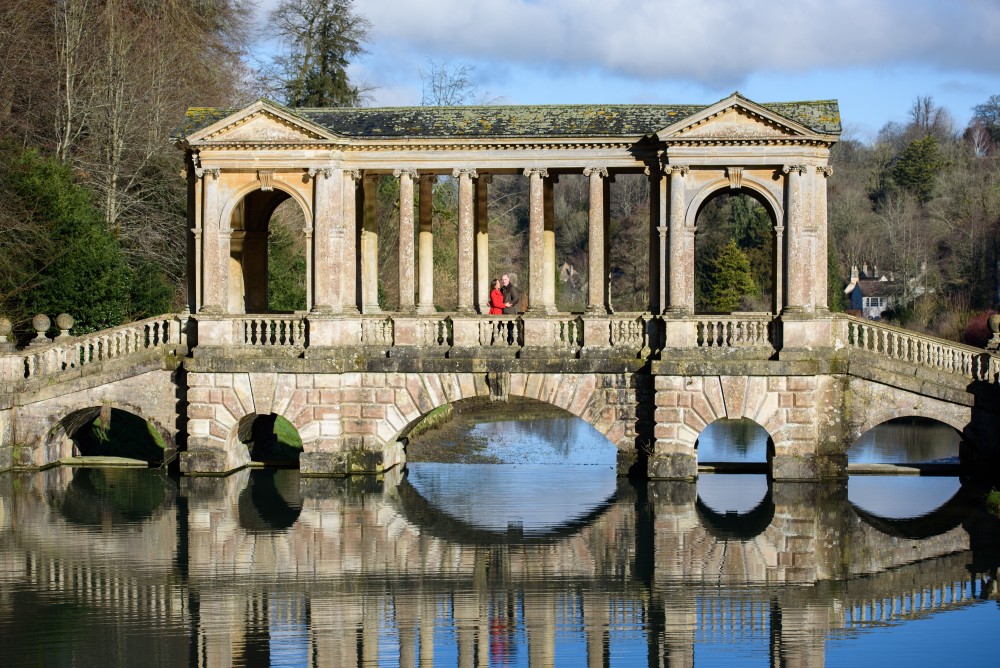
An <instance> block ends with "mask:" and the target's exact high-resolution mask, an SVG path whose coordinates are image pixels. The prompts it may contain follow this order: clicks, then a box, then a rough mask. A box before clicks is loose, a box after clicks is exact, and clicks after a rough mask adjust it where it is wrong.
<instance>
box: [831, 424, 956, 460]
mask: <svg viewBox="0 0 1000 668" xmlns="http://www.w3.org/2000/svg"><path fill="white" fill-rule="evenodd" d="M960 441H961V436H960V435H959V433H958V432H957V431H955V430H954V429H953V428H951V427H949V426H948V425H945V424H941V423H940V422H936V421H934V420H930V419H926V418H919V417H910V418H896V419H895V420H890V421H889V422H883V423H882V424H880V425H878V426H876V427H874V428H873V429H871V430H870V431H868V432H867V433H865V434H864V435H863V436H862V437H861V438H859V439H858V441H857V442H856V443H855V444H854V445H853V446H851V449H850V450H849V451H848V457H849V460H850V461H859V460H861V461H871V462H878V463H895V464H916V463H921V462H932V461H938V460H942V459H951V458H957V457H958V448H959V443H960Z"/></svg>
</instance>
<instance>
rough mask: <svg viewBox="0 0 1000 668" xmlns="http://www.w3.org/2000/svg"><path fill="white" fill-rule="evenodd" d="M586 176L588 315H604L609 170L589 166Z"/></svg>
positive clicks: (605, 308) (605, 311) (585, 170)
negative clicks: (588, 203)
mask: <svg viewBox="0 0 1000 668" xmlns="http://www.w3.org/2000/svg"><path fill="white" fill-rule="evenodd" d="M583 175H584V176H586V177H588V178H589V179H590V217H589V223H590V225H589V228H588V239H587V313H591V314H595V315H596V314H604V313H607V312H608V308H607V289H606V281H605V279H604V274H605V271H604V266H605V264H604V236H605V235H604V233H605V229H606V225H607V220H606V219H605V217H604V179H606V178H607V176H608V170H607V168H606V167H587V168H586V169H584V170H583Z"/></svg>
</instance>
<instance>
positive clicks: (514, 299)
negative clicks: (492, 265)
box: [500, 274, 521, 314]
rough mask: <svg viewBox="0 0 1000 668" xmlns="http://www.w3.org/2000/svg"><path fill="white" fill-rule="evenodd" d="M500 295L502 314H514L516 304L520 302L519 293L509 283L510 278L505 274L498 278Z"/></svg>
mask: <svg viewBox="0 0 1000 668" xmlns="http://www.w3.org/2000/svg"><path fill="white" fill-rule="evenodd" d="M500 294H502V295H503V312H504V314H516V313H517V303H518V302H519V301H521V291H520V290H518V289H517V287H516V286H515V285H514V284H513V283H511V282H510V276H508V275H507V274H504V275H503V276H501V277H500Z"/></svg>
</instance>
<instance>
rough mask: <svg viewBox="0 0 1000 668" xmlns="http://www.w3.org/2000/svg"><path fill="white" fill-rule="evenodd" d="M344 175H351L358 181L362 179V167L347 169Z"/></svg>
mask: <svg viewBox="0 0 1000 668" xmlns="http://www.w3.org/2000/svg"><path fill="white" fill-rule="evenodd" d="M344 176H349V177H351V180H353V181H355V182H357V181H360V180H361V170H360V169H345V170H344Z"/></svg>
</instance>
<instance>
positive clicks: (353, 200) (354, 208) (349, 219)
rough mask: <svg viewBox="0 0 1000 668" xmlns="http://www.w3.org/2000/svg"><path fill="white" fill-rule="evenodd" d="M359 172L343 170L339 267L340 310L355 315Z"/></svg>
mask: <svg viewBox="0 0 1000 668" xmlns="http://www.w3.org/2000/svg"><path fill="white" fill-rule="evenodd" d="M360 180H361V172H360V171H358V170H356V169H345V170H344V182H343V197H342V198H341V203H342V205H343V213H342V217H341V223H342V225H343V229H344V244H343V249H344V253H343V266H342V267H341V271H340V276H341V286H340V293H341V298H340V302H341V310H342V311H343V312H344V313H345V314H346V315H356V314H357V313H359V312H360V311H359V309H358V197H359V194H358V181H360Z"/></svg>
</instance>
